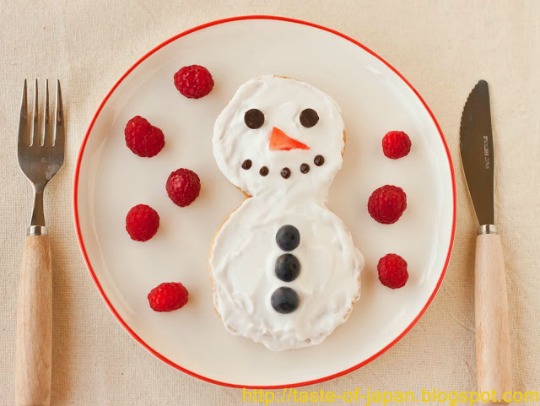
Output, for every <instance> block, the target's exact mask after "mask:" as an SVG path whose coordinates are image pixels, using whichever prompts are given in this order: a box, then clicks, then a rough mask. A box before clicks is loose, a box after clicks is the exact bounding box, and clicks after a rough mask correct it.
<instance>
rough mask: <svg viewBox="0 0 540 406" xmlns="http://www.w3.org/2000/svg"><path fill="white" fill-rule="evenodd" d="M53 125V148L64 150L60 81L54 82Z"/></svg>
mask: <svg viewBox="0 0 540 406" xmlns="http://www.w3.org/2000/svg"><path fill="white" fill-rule="evenodd" d="M54 115H55V123H54V146H55V147H57V149H58V150H61V151H63V150H64V143H65V130H64V108H63V106H62V90H61V89H60V81H59V80H57V81H56V105H55V114H54Z"/></svg>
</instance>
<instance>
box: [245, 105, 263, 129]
mask: <svg viewBox="0 0 540 406" xmlns="http://www.w3.org/2000/svg"><path fill="white" fill-rule="evenodd" d="M244 121H245V123H246V125H247V126H248V127H249V128H251V129H254V130H255V129H257V128H261V127H262V125H263V124H264V114H263V113H262V111H261V110H258V109H251V110H248V111H246V114H244Z"/></svg>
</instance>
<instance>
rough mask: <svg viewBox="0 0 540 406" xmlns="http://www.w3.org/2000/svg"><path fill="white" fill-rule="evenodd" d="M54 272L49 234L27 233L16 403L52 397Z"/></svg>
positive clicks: (25, 405) (47, 401)
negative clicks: (34, 234) (29, 234)
mask: <svg viewBox="0 0 540 406" xmlns="http://www.w3.org/2000/svg"><path fill="white" fill-rule="evenodd" d="M51 274H52V272H51V252H50V245H49V237H48V236H47V235H38V236H27V237H26V241H25V244H24V251H23V260H22V269H21V280H20V285H19V302H18V308H17V351H16V357H15V359H16V365H15V405H16V406H29V405H40V406H41V405H44V406H48V405H49V404H50V399H51V355H52V353H51V350H52V275H51Z"/></svg>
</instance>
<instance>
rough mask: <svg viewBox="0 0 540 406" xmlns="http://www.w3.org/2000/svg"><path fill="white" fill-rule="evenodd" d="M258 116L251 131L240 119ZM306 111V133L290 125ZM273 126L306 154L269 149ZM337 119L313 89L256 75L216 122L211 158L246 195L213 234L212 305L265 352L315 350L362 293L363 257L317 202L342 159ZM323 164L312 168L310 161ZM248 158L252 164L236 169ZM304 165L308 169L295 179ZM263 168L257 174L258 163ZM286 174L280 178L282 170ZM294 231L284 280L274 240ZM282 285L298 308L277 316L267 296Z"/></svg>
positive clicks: (334, 106)
mask: <svg viewBox="0 0 540 406" xmlns="http://www.w3.org/2000/svg"><path fill="white" fill-rule="evenodd" d="M252 108H257V109H259V110H261V111H262V112H263V113H264V115H265V123H264V125H263V127H262V128H261V129H258V130H252V129H249V128H248V127H247V126H246V125H245V123H244V113H245V112H246V111H247V110H249V109H252ZM306 108H312V109H314V110H315V111H316V112H317V113H318V115H319V117H320V119H319V122H318V123H317V125H315V126H314V127H312V128H304V127H302V126H301V124H300V123H299V120H298V116H299V114H300V112H301V111H302V110H304V109H306ZM274 126H275V127H278V128H280V129H281V130H282V131H284V132H285V133H286V134H287V135H288V136H289V137H291V138H294V139H296V140H298V141H300V142H302V143H304V144H306V145H308V146H309V147H310V149H309V150H300V149H295V150H291V151H271V150H270V149H269V147H268V143H269V133H270V131H271V129H272V128H273V127H274ZM343 131H344V130H343V121H342V119H341V114H340V111H339V107H338V106H337V104H336V103H335V102H334V101H333V100H332V99H331V98H330V97H329V96H327V95H325V94H324V93H322V92H321V91H319V90H317V89H315V88H314V87H312V86H310V85H308V84H306V83H302V82H298V81H296V80H293V79H285V78H280V77H274V76H264V77H261V78H256V79H253V80H251V81H249V82H247V83H246V84H244V85H243V86H241V87H240V88H239V89H238V91H237V93H236V94H235V95H234V97H233V99H232V100H231V102H230V103H229V104H228V105H227V107H226V108H225V109H224V110H223V112H222V113H221V115H220V116H219V117H218V119H217V121H216V124H215V128H214V138H213V146H214V155H215V157H216V161H217V163H218V165H219V167H220V169H221V170H222V172H223V173H224V174H225V176H227V177H228V178H229V179H230V180H231V182H232V183H234V184H235V185H237V186H238V187H240V188H242V189H243V190H244V191H246V192H247V193H249V194H250V195H252V196H253V197H251V198H248V199H246V200H245V201H244V203H243V204H242V205H241V206H240V207H239V208H238V209H237V210H236V211H235V212H234V213H233V214H232V215H231V216H230V217H229V219H228V220H227V221H226V223H225V224H224V225H223V227H222V228H221V229H220V230H219V232H218V234H217V236H216V238H215V240H214V245H213V247H212V251H211V255H210V266H211V273H212V279H213V283H214V305H215V307H216V310H217V312H218V313H219V315H220V316H221V318H222V320H223V323H224V325H225V327H226V329H227V330H228V331H229V332H231V333H233V334H238V335H241V336H244V337H248V338H250V339H252V340H253V341H255V342H260V343H262V344H264V345H265V346H266V347H268V348H269V349H271V350H276V351H278V350H285V349H291V348H299V347H305V346H310V345H315V344H319V343H320V342H322V341H323V340H324V339H325V338H326V337H327V336H328V335H329V334H331V333H332V332H333V331H334V329H335V328H336V327H337V326H338V325H340V324H341V323H343V322H344V321H345V320H346V319H347V317H348V315H349V313H350V311H351V309H352V305H353V303H354V302H355V301H356V300H357V299H358V298H359V296H360V271H361V269H362V267H363V257H362V255H361V254H360V252H358V250H357V249H356V248H355V246H354V243H353V240H352V237H351V235H350V233H349V231H348V230H347V229H346V227H345V225H344V224H343V222H342V221H341V220H340V219H339V218H338V217H337V216H336V215H335V214H334V213H332V212H331V211H329V210H328V209H327V208H326V206H325V201H326V197H327V193H328V188H329V186H330V184H331V182H332V180H333V178H334V175H335V174H336V172H337V171H338V170H339V169H340V167H341V163H342V149H343V145H344V140H343ZM319 154H320V155H322V156H324V158H325V162H324V164H323V165H322V166H316V165H315V164H314V163H313V159H314V157H315V156H316V155H319ZM246 159H250V160H251V161H252V162H253V166H252V167H251V168H250V169H248V170H245V169H242V168H241V165H242V162H243V161H244V160H246ZM302 163H307V164H309V166H310V171H309V172H308V173H306V174H303V173H300V170H299V168H300V165H301V164H302ZM263 165H264V166H267V167H268V168H269V170H270V173H269V174H268V176H266V177H263V176H261V175H260V174H259V168H260V167H261V166H263ZM284 167H288V168H290V170H291V172H292V173H291V176H290V178H288V179H284V178H283V177H282V176H281V175H280V171H281V169H282V168H284ZM288 224H290V225H293V226H295V227H296V228H297V229H298V230H299V232H300V244H299V246H298V247H297V248H296V249H295V250H293V251H292V252H291V253H292V254H293V255H295V256H296V257H297V258H298V259H299V261H300V264H301V270H300V274H299V276H298V278H297V279H295V280H294V281H292V282H283V281H281V280H279V279H278V278H277V277H276V275H275V263H276V259H277V258H278V257H279V256H280V255H282V254H283V253H284V251H282V250H281V249H280V248H279V247H278V245H277V243H276V240H275V236H276V233H277V231H278V230H279V228H280V227H281V226H283V225H288ZM281 286H287V287H290V288H292V289H294V290H295V291H296V292H297V293H298V295H299V297H300V305H299V307H298V308H297V309H296V310H295V311H293V312H292V313H289V314H281V313H278V312H276V311H275V310H274V309H273V308H272V305H271V302H270V297H271V295H272V293H273V292H274V291H275V290H276V289H277V288H279V287H281Z"/></svg>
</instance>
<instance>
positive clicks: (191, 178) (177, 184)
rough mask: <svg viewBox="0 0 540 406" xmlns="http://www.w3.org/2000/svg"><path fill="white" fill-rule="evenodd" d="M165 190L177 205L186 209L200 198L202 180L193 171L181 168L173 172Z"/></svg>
mask: <svg viewBox="0 0 540 406" xmlns="http://www.w3.org/2000/svg"><path fill="white" fill-rule="evenodd" d="M165 188H166V189H167V194H168V195H169V197H170V198H171V200H172V201H173V202H174V203H175V204H177V205H178V206H180V207H185V206H189V205H190V204H191V203H193V201H194V200H195V199H196V198H197V196H199V192H200V191H201V180H200V179H199V176H197V174H196V173H195V172H193V171H192V170H189V169H185V168H180V169H177V170H175V171H173V172H171V174H170V175H169V178H168V179H167V184H166V186H165Z"/></svg>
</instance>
